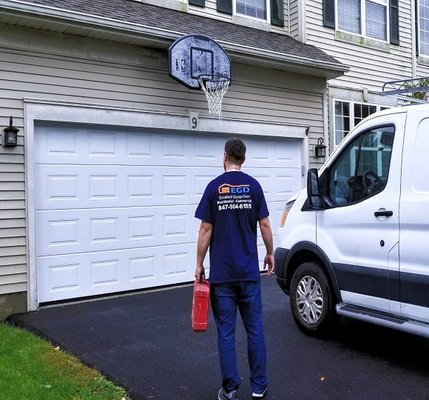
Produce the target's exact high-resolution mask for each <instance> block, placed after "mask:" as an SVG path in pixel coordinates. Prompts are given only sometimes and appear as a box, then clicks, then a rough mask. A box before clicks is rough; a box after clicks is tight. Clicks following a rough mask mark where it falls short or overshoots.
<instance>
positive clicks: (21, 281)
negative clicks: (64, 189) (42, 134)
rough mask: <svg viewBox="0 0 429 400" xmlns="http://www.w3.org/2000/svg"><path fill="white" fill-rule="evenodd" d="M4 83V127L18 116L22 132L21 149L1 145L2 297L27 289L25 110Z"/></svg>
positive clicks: (0, 115) (0, 105) (0, 121)
mask: <svg viewBox="0 0 429 400" xmlns="http://www.w3.org/2000/svg"><path fill="white" fill-rule="evenodd" d="M2 63H3V61H2ZM3 83H4V78H3V74H0V87H1V89H0V127H2V128H3V127H6V126H8V125H9V117H10V116H14V121H13V123H14V125H15V126H16V127H17V128H19V129H20V132H19V137H18V143H19V145H18V146H17V147H15V148H13V149H7V150H6V149H5V148H4V147H3V146H0V295H2V294H9V293H15V292H23V291H25V290H26V288H27V285H26V280H27V279H26V275H27V267H26V257H25V254H26V229H25V190H24V187H25V184H24V147H23V127H22V124H23V110H22V102H21V101H16V100H14V99H13V97H12V98H11V97H9V93H8V91H7V90H5V88H4V86H3ZM1 131H3V129H1ZM2 133H3V132H2Z"/></svg>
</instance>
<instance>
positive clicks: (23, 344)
mask: <svg viewBox="0 0 429 400" xmlns="http://www.w3.org/2000/svg"><path fill="white" fill-rule="evenodd" d="M0 398H2V399H7V400H121V399H123V398H126V392H125V390H123V389H122V388H119V387H117V386H115V385H114V384H113V383H112V382H110V381H108V380H107V379H105V378H104V377H103V376H102V375H101V374H100V373H99V372H97V371H94V370H92V369H91V368H88V367H87V366H85V365H84V364H82V363H81V362H80V361H79V360H78V359H77V358H75V357H73V356H71V355H69V354H67V353H65V352H63V351H61V350H60V349H59V348H56V347H54V346H52V345H51V344H50V343H48V342H46V341H44V340H42V339H40V338H39V337H37V336H35V335H33V334H31V333H30V332H27V331H25V330H23V329H19V328H15V327H11V326H9V325H7V324H2V323H0Z"/></svg>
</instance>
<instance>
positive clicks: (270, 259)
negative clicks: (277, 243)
mask: <svg viewBox="0 0 429 400" xmlns="http://www.w3.org/2000/svg"><path fill="white" fill-rule="evenodd" d="M259 228H260V229H261V234H262V239H263V240H264V244H265V249H266V251H267V254H266V256H265V259H264V269H265V268H266V267H268V275H271V274H272V273H273V271H274V245H273V233H272V231H271V224H270V220H269V219H268V217H266V218H263V219H261V220H260V221H259Z"/></svg>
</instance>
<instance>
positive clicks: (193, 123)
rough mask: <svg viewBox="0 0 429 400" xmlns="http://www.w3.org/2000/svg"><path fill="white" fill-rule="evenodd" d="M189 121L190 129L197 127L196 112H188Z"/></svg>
mask: <svg viewBox="0 0 429 400" xmlns="http://www.w3.org/2000/svg"><path fill="white" fill-rule="evenodd" d="M189 122H190V124H191V129H192V130H195V129H198V114H197V113H195V112H190V113H189Z"/></svg>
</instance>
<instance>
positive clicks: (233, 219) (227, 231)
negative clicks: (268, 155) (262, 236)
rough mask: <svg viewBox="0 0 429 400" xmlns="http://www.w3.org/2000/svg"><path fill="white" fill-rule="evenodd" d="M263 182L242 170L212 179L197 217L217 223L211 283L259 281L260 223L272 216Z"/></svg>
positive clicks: (214, 236) (211, 256)
mask: <svg viewBox="0 0 429 400" xmlns="http://www.w3.org/2000/svg"><path fill="white" fill-rule="evenodd" d="M268 215H269V212H268V207H267V203H266V201H265V197H264V192H263V191H262V188H261V185H260V184H259V182H258V181H257V180H256V179H254V178H252V177H251V176H250V175H247V174H245V173H244V172H241V171H230V172H225V173H223V174H222V175H220V176H218V177H217V178H215V179H214V180H212V181H211V182H210V183H209V184H208V185H207V188H206V190H205V192H204V194H203V197H202V198H201V201H200V204H199V205H198V207H197V210H196V211H195V217H196V218H198V219H201V220H202V221H204V222H208V223H210V224H212V225H213V232H212V238H211V243H210V283H227V282H237V281H257V280H258V279H259V261H258V250H257V246H256V240H257V224H258V221H260V220H261V219H263V218H266V217H268Z"/></svg>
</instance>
